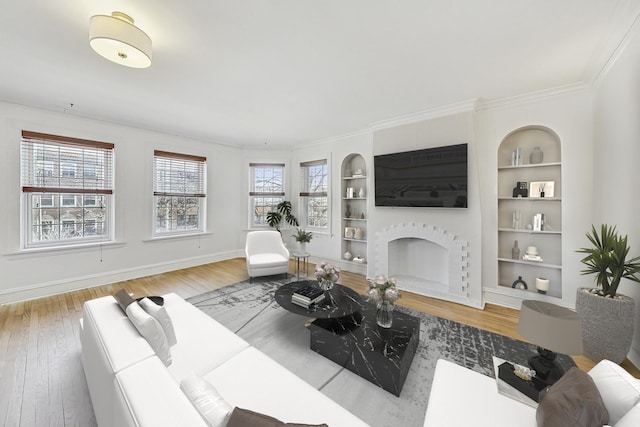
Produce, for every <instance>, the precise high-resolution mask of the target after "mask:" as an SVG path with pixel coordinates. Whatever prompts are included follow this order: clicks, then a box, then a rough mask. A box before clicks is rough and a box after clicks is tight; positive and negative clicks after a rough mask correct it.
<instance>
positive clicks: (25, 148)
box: [20, 131, 114, 248]
mask: <svg viewBox="0 0 640 427" xmlns="http://www.w3.org/2000/svg"><path fill="white" fill-rule="evenodd" d="M113 150H114V145H113V144H110V143H106V142H98V141H88V140H84V139H77V138H70V137H65V136H57V135H48V134H42V133H36V132H29V131H22V147H21V166H20V168H21V175H22V206H23V216H24V220H23V223H24V225H25V226H24V228H23V236H22V241H23V246H24V247H27V248H28V247H41V246H47V245H49V246H52V245H53V246H60V245H74V244H80V243H88V242H91V241H101V242H103V241H105V240H106V241H109V240H112V239H113V233H112V230H113V224H112V218H113V215H112V205H113ZM84 171H92V172H91V174H86V173H84Z"/></svg>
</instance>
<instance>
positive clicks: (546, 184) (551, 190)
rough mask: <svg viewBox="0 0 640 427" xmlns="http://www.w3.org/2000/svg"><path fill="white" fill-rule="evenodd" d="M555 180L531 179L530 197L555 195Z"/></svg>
mask: <svg viewBox="0 0 640 427" xmlns="http://www.w3.org/2000/svg"><path fill="white" fill-rule="evenodd" d="M554 195H555V181H531V182H530V183H529V197H531V198H544V197H554Z"/></svg>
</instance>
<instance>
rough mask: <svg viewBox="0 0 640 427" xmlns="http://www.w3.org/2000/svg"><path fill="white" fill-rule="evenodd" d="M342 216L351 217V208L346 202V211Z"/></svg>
mask: <svg viewBox="0 0 640 427" xmlns="http://www.w3.org/2000/svg"><path fill="white" fill-rule="evenodd" d="M344 217H345V218H351V208H350V207H349V204H348V203H347V211H346V212H345V213H344Z"/></svg>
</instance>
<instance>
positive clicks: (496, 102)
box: [476, 82, 591, 111]
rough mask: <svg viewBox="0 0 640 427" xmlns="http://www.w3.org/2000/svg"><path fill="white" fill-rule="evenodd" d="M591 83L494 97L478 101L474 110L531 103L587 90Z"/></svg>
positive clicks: (589, 88)
mask: <svg viewBox="0 0 640 427" xmlns="http://www.w3.org/2000/svg"><path fill="white" fill-rule="evenodd" d="M590 90H591V85H589V84H587V83H584V82H579V83H572V84H568V85H564V86H558V87H554V88H549V89H543V90H539V91H535V92H529V93H525V94H522V95H516V96H510V97H506V98H496V99H491V100H486V101H482V102H479V103H478V105H477V107H476V111H483V110H493V109H501V108H512V107H516V106H520V105H525V104H531V103H533V102H539V101H544V100H548V99H552V98H557V97H559V96H565V95H572V94H576V93H582V92H588V91H590Z"/></svg>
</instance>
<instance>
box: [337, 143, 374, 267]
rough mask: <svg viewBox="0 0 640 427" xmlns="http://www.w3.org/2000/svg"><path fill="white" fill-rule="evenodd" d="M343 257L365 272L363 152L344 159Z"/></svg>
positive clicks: (365, 166) (365, 186) (365, 221)
mask: <svg viewBox="0 0 640 427" xmlns="http://www.w3.org/2000/svg"><path fill="white" fill-rule="evenodd" d="M341 170H342V211H341V215H340V216H341V218H342V221H341V223H342V229H341V230H340V232H341V233H342V238H341V240H342V258H343V261H345V262H348V263H352V264H353V267H357V266H362V268H360V269H358V268H356V270H362V271H363V272H364V265H365V264H366V263H367V239H368V232H367V231H368V230H367V220H368V218H369V215H368V213H367V197H368V196H369V191H368V188H367V165H366V162H365V160H364V158H363V157H362V156H361V155H360V154H356V153H354V154H350V155H348V156H346V157H345V159H344V160H343V162H342V168H341Z"/></svg>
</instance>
